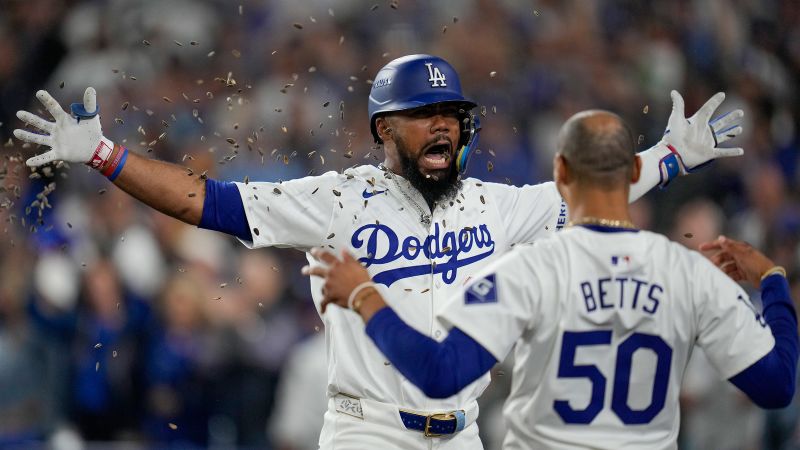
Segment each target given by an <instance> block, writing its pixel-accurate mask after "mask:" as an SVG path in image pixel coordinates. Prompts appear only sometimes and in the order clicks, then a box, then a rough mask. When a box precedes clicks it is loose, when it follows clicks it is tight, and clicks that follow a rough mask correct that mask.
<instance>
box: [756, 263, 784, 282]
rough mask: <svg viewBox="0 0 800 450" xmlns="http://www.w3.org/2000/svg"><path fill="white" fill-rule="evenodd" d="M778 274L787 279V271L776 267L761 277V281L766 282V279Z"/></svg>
mask: <svg viewBox="0 0 800 450" xmlns="http://www.w3.org/2000/svg"><path fill="white" fill-rule="evenodd" d="M776 273H778V274H780V275H781V276H782V277H783V278H786V269H784V268H783V267H781V266H775V267H773V268H772V269H769V270H767V271H766V272H764V274H763V275H761V281H764V278H767V277H768V276H770V275H775V274H776Z"/></svg>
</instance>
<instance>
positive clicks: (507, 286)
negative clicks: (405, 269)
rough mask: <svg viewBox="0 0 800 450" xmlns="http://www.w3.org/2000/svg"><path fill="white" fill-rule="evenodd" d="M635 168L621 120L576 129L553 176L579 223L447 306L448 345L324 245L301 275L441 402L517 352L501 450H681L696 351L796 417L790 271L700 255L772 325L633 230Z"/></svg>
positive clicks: (744, 249) (746, 249) (572, 123)
mask: <svg viewBox="0 0 800 450" xmlns="http://www.w3.org/2000/svg"><path fill="white" fill-rule="evenodd" d="M640 170H641V160H640V159H639V158H638V157H637V156H635V154H634V144H633V137H632V134H631V133H630V131H629V130H628V128H627V126H625V125H624V124H623V123H622V121H621V120H620V119H619V118H618V117H617V116H615V115H613V114H611V113H607V112H602V111H587V112H583V113H579V114H577V115H575V116H573V117H572V118H571V119H570V120H569V121H567V123H566V124H565V125H564V127H563V128H562V131H561V136H560V144H559V153H558V154H557V155H556V158H555V168H554V177H555V183H556V185H557V187H558V190H559V192H561V194H562V195H563V196H564V199H565V200H566V202H567V205H568V207H569V210H570V214H571V217H572V221H571V222H570V224H569V225H568V226H567V229H566V230H564V231H562V232H560V233H557V234H555V235H554V236H553V237H551V238H549V239H543V240H540V241H538V242H537V243H535V244H533V245H529V246H528V245H524V246H518V247H515V248H514V249H513V250H512V251H511V252H509V253H508V254H506V255H504V256H502V257H501V258H499V259H498V260H496V261H495V262H493V263H492V264H490V265H489V266H488V267H486V268H485V269H484V270H482V271H481V272H480V273H478V274H476V275H475V278H474V280H473V281H472V282H471V283H470V284H469V285H468V286H467V287H466V288H464V289H463V290H462V292H460V293H458V294H456V295H455V296H454V298H452V299H451V301H450V302H448V303H446V304H444V305H443V307H442V309H441V310H440V311H439V312H438V315H437V317H438V319H439V320H440V321H441V322H443V323H445V324H447V326H448V327H450V330H449V331H450V334H449V335H448V337H447V338H446V339H445V340H444V341H443V342H436V341H434V340H433V339H431V338H429V337H427V336H424V335H422V334H421V333H419V332H417V331H415V330H414V329H413V328H411V327H409V326H408V325H406V324H405V323H404V322H403V321H402V320H401V319H400V317H398V315H397V314H396V313H395V312H394V310H393V309H392V308H393V307H394V305H395V304H397V303H396V302H392V301H391V299H390V297H383V298H389V299H390V304H391V305H392V308H389V307H386V303H384V300H383V298H382V296H381V294H380V293H379V292H378V291H377V290H376V289H375V284H374V283H373V282H371V281H370V277H369V274H368V273H367V271H366V270H364V268H363V267H362V266H361V265H360V264H359V263H358V262H357V261H356V260H355V259H353V257H352V256H351V255H349V254H348V253H346V252H345V253H344V254H343V260H338V259H337V258H336V257H335V256H334V255H333V254H331V253H329V252H327V251H323V250H321V249H315V250H313V253H314V254H315V255H316V256H318V257H319V259H320V260H321V261H322V262H323V263H324V264H323V265H317V266H313V267H305V268H304V269H303V271H304V273H306V274H308V275H314V276H319V277H324V278H325V284H324V285H323V289H324V292H325V298H324V299H323V303H322V307H323V308H324V309H325V308H327V309H329V310H331V309H332V310H341V309H340V308H331V307H329V304H330V303H334V304H336V305H339V306H342V307H344V308H347V309H346V310H345V311H348V312H350V311H351V310H352V311H355V312H356V313H357V314H359V315H360V316H361V317H362V318H363V320H364V321H365V322H366V332H367V334H368V335H369V336H370V337H371V338H372V340H373V341H374V342H375V344H376V345H377V346H378V348H380V349H381V351H382V352H383V353H384V354H385V355H386V356H387V358H388V359H389V361H391V362H392V364H393V366H394V367H396V368H397V370H398V371H400V373H402V374H403V375H404V376H406V377H407V378H408V379H409V380H411V381H412V382H413V383H415V384H416V385H417V386H419V387H420V388H421V389H422V390H423V392H425V393H426V394H428V395H430V396H432V397H436V398H439V397H442V398H447V397H450V396H451V395H454V394H455V393H456V392H458V391H459V390H460V389H462V388H463V386H466V385H468V384H469V383H472V382H473V380H475V379H478V378H480V377H481V376H483V375H484V374H485V373H486V372H487V371H488V370H489V369H490V368H491V367H492V365H493V364H494V363H495V362H496V361H501V360H503V359H504V358H505V357H506V355H507V354H508V353H509V352H510V351H511V349H512V347H514V345H515V344H516V350H515V366H514V373H513V381H512V387H511V393H510V394H509V398H508V400H507V402H506V405H505V409H504V415H505V418H506V422H507V425H508V433H507V435H506V438H505V441H504V444H503V447H504V448H506V449H541V448H547V449H576V448H602V449H642V448H647V449H674V448H677V445H676V439H677V436H678V426H679V422H680V412H679V408H678V395H679V392H680V385H681V380H682V378H683V372H684V369H685V368H686V365H687V363H688V361H689V358H690V356H691V353H692V350H693V348H694V346H695V345H696V346H698V347H700V348H702V349H703V351H704V352H705V354H706V356H707V357H708V358H709V360H710V361H711V362H712V364H713V365H714V367H715V368H716V369H717V371H718V372H719V374H720V375H721V376H722V378H725V379H727V380H728V381H730V382H731V383H733V384H734V385H735V386H737V387H738V388H739V389H741V390H742V391H743V392H745V393H746V394H747V395H748V396H749V397H750V398H751V399H752V400H753V401H754V402H755V403H756V404H758V405H760V406H762V407H765V408H779V407H784V406H786V405H788V404H789V403H790V402H791V400H792V397H793V395H794V389H795V375H796V373H795V372H796V366H797V359H798V335H797V318H796V315H795V310H794V306H793V303H792V299H791V297H790V295H789V286H788V283H787V281H786V278H785V275H786V273H785V271H783V269H782V268H780V267H776V266H775V265H774V263H773V262H772V261H770V260H769V259H768V258H767V257H765V256H764V255H762V254H761V253H759V252H758V251H756V250H754V249H753V248H752V247H750V246H749V245H746V244H744V243H741V242H736V241H733V240H730V239H727V238H724V237H720V238H719V239H718V240H717V241H715V242H712V243H709V244H705V245H704V246H703V248H704V249H706V250H715V251H717V254H716V255H714V256H713V257H712V260H713V261H714V262H715V263H717V264H718V265H719V266H720V267H721V268H722V269H723V270H724V271H725V273H727V274H728V275H730V276H731V278H733V279H734V280H737V281H738V280H747V281H750V282H752V283H753V284H754V285H755V287H757V288H758V287H759V286H760V288H761V290H762V303H763V314H762V313H759V312H757V311H756V310H755V308H754V307H753V305H752V304H751V303H750V299H749V298H748V296H747V294H746V293H745V291H744V290H742V288H741V287H739V286H738V285H737V284H736V283H735V282H734V281H733V280H731V279H730V278H728V277H727V276H726V275H725V273H723V272H722V271H720V270H719V269H717V268H716V267H714V265H713V264H712V263H711V262H709V261H708V260H707V259H705V258H704V257H703V256H702V255H700V254H699V253H697V252H693V251H691V250H688V249H686V248H685V247H683V246H681V245H679V244H677V243H674V242H671V241H669V240H668V239H666V238H665V237H663V236H661V235H658V234H655V233H650V232H647V231H640V230H637V229H636V228H635V227H634V225H633V224H632V223H631V222H630V215H629V212H628V205H627V201H628V190H629V183H630V182H636V181H637V180H638V179H639V176H640ZM359 331H360V329H359ZM351 332H356V330H352V331H351Z"/></svg>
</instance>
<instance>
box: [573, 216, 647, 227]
mask: <svg viewBox="0 0 800 450" xmlns="http://www.w3.org/2000/svg"><path fill="white" fill-rule="evenodd" d="M577 225H600V226H602V227H611V228H630V229H634V230H635V229H636V225H634V224H633V222H631V221H629V220H611V219H601V218H599V217H591V216H586V217H583V218H580V219H578V220H575V221H570V222H568V223H567V226H568V227H574V226H577Z"/></svg>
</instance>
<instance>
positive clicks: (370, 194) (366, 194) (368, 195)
mask: <svg viewBox="0 0 800 450" xmlns="http://www.w3.org/2000/svg"><path fill="white" fill-rule="evenodd" d="M384 192H386V190H385V189H384V190H382V191H372V192H369V191H368V190H366V189H364V192H362V193H361V196H362V197H364V198H370V197H372V196H373V195H378V194H383V193H384Z"/></svg>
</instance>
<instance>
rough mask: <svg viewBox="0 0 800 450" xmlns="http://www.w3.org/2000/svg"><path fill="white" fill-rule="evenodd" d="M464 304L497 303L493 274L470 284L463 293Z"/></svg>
mask: <svg viewBox="0 0 800 450" xmlns="http://www.w3.org/2000/svg"><path fill="white" fill-rule="evenodd" d="M464 303H465V304H467V305H474V304H482V303H497V285H496V284H495V282H494V274H491V275H487V276H486V277H484V278H481V279H480V280H477V281H475V282H474V283H472V285H471V286H470V287H469V289H467V292H466V293H464Z"/></svg>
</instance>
